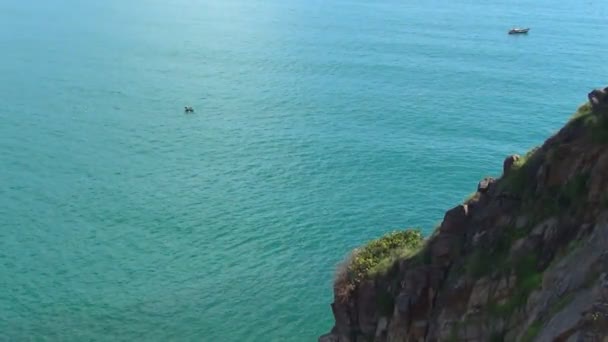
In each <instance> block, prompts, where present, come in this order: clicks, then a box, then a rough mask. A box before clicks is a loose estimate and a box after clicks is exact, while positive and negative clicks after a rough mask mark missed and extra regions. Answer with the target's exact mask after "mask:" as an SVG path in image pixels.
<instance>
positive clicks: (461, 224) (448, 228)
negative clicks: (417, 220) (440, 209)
mask: <svg viewBox="0 0 608 342" xmlns="http://www.w3.org/2000/svg"><path fill="white" fill-rule="evenodd" d="M468 215H469V208H468V206H467V205H466V204H461V205H458V206H456V207H454V208H452V209H450V210H448V211H447V212H446V213H445V216H444V217H443V222H442V223H441V228H440V231H441V232H443V233H451V234H459V233H462V232H463V231H464V229H465V228H466V223H467V219H468Z"/></svg>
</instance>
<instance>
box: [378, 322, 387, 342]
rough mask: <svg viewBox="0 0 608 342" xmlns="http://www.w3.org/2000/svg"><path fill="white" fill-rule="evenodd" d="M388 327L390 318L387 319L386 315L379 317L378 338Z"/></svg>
mask: <svg viewBox="0 0 608 342" xmlns="http://www.w3.org/2000/svg"><path fill="white" fill-rule="evenodd" d="M387 328H388V320H387V319H386V317H380V319H378V325H377V326H376V338H378V337H380V336H382V335H383V334H384V333H386V329H387Z"/></svg>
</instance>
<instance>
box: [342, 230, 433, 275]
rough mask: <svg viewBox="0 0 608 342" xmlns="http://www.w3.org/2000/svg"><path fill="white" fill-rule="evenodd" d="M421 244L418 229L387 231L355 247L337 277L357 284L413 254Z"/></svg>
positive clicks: (420, 234) (421, 240)
mask: <svg viewBox="0 0 608 342" xmlns="http://www.w3.org/2000/svg"><path fill="white" fill-rule="evenodd" d="M422 245H423V238H422V233H420V231H419V230H418V229H408V230H405V231H395V232H391V233H388V234H386V235H384V236H382V237H380V238H378V239H376V240H372V241H370V242H369V243H368V244H366V245H364V246H362V247H360V248H357V249H355V250H354V251H353V254H352V255H351V256H350V258H349V260H347V264H346V265H345V266H346V267H343V269H342V270H341V272H344V273H345V274H338V277H344V278H345V280H348V282H349V283H351V284H357V283H359V282H360V281H361V280H363V279H365V278H367V277H368V276H370V275H373V274H378V273H383V272H385V271H387V270H388V269H389V268H390V267H391V266H392V265H393V264H394V263H395V261H397V260H399V259H402V258H407V257H409V256H412V255H414V254H415V253H416V252H418V251H419V250H420V248H421V247H422Z"/></svg>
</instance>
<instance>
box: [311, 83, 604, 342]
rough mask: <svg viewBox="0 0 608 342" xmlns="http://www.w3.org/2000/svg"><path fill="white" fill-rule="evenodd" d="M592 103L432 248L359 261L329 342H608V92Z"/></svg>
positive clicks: (418, 241) (393, 239) (451, 218)
mask: <svg viewBox="0 0 608 342" xmlns="http://www.w3.org/2000/svg"><path fill="white" fill-rule="evenodd" d="M588 98H589V101H588V102H587V103H585V104H584V105H582V106H581V107H580V108H579V109H578V111H577V112H576V113H575V114H574V116H573V117H572V118H571V119H570V121H569V122H568V123H567V124H566V125H565V126H564V127H563V128H562V129H561V130H560V131H559V132H558V133H557V134H555V135H554V136H552V137H551V138H549V139H548V140H547V141H545V143H544V144H543V145H542V146H541V147H539V148H536V149H533V150H532V151H530V152H528V153H527V154H526V155H524V156H518V155H513V156H509V157H507V158H506V159H505V161H504V165H503V174H502V176H501V177H500V178H497V179H494V178H490V177H488V178H485V179H483V180H481V181H480V182H479V184H478V187H477V192H476V193H475V194H474V195H472V196H471V198H469V199H468V200H466V201H465V202H464V203H463V204H459V205H457V206H456V207H454V208H452V209H450V210H448V211H447V212H446V213H445V217H444V219H443V221H442V223H441V225H440V226H439V227H437V228H436V230H435V232H434V233H433V234H432V235H431V236H430V237H428V238H427V239H426V240H424V239H422V236H421V234H420V232H418V231H416V230H406V231H400V232H393V233H389V234H387V235H386V236H384V237H381V238H379V239H377V240H374V241H372V242H370V243H369V244H367V245H365V246H362V247H361V248H358V249H356V250H355V251H353V253H352V254H351V255H350V256H349V257H348V259H347V260H346V261H345V262H344V264H343V265H341V266H340V267H339V270H338V272H337V275H336V280H335V283H334V302H333V303H332V305H331V308H332V310H333V314H334V318H335V325H334V327H333V328H332V330H331V332H329V333H328V334H326V335H323V336H321V337H320V338H319V342H361V341H374V342H396V341H468V342H473V341H480V342H481V341H602V342H608V88H605V89H603V90H594V91H592V92H591V93H589V94H588Z"/></svg>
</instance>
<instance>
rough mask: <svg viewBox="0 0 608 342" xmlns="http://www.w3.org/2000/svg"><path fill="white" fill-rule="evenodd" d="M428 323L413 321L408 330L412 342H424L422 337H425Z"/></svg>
mask: <svg viewBox="0 0 608 342" xmlns="http://www.w3.org/2000/svg"><path fill="white" fill-rule="evenodd" d="M428 325H429V322H428V321H426V320H420V321H414V322H413V323H412V327H411V329H410V335H411V338H412V341H424V335H426V328H427V327H428Z"/></svg>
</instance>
